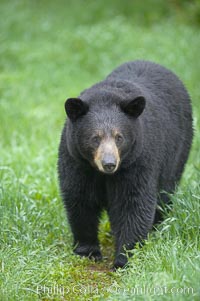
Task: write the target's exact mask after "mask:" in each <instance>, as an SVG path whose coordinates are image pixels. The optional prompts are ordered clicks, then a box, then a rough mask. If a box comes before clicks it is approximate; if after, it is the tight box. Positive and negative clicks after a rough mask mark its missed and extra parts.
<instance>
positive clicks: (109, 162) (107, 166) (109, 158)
mask: <svg viewBox="0 0 200 301" xmlns="http://www.w3.org/2000/svg"><path fill="white" fill-rule="evenodd" d="M116 165H117V159H116V158H115V156H113V154H105V156H104V157H103V159H102V166H103V169H104V170H105V172H107V173H112V172H113V171H114V170H115V168H116Z"/></svg>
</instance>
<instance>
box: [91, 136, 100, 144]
mask: <svg viewBox="0 0 200 301" xmlns="http://www.w3.org/2000/svg"><path fill="white" fill-rule="evenodd" d="M100 142H101V137H100V136H94V137H92V143H93V144H94V145H95V146H99V144H100Z"/></svg>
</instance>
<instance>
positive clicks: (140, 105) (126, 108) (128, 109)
mask: <svg viewBox="0 0 200 301" xmlns="http://www.w3.org/2000/svg"><path fill="white" fill-rule="evenodd" d="M145 104H146V101H145V98H144V97H143V96H138V97H136V98H135V99H133V100H131V101H129V102H128V103H127V102H123V103H122V104H121V109H122V111H123V112H124V113H126V114H128V115H129V116H132V117H135V118H137V117H138V116H140V114H142V112H143V110H144V108H145Z"/></svg>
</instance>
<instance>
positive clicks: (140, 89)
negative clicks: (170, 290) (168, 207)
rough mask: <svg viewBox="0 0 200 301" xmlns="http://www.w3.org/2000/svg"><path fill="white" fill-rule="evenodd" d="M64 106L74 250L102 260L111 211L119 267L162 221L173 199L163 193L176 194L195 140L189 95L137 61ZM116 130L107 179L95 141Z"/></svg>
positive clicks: (61, 166) (61, 164)
mask: <svg viewBox="0 0 200 301" xmlns="http://www.w3.org/2000/svg"><path fill="white" fill-rule="evenodd" d="M74 101H76V100H74ZM72 102H73V100H72ZM67 103H68V102H66V106H65V108H66V112H67V113H68V115H69V119H68V120H67V122H66V123H65V125H64V129H63V132H62V137H61V142H60V147H59V160H58V171H59V180H60V188H61V193H62V197H63V201H64V204H65V207H66V210H67V214H68V219H69V223H70V225H71V229H72V233H73V236H74V246H75V253H77V254H79V255H82V256H89V257H94V258H95V259H97V260H98V259H100V258H101V253H100V249H99V242H98V238H97V234H98V224H99V218H100V215H101V212H102V210H103V209H106V210H107V212H108V215H109V218H110V223H111V228H112V231H113V234H114V237H115V240H116V257H115V262H114V266H115V267H123V266H124V265H125V264H126V262H127V257H126V256H125V255H123V253H124V247H125V248H126V250H129V249H132V248H134V245H135V244H136V242H140V241H142V240H144V239H146V238H147V234H148V232H149V231H150V230H151V228H152V225H153V222H154V218H155V219H157V218H159V217H160V216H159V212H156V207H157V204H158V203H159V200H160V198H162V200H164V201H168V197H167V194H164V193H163V191H165V192H166V193H173V191H174V189H175V185H176V183H177V182H178V181H179V180H180V177H181V174H182V172H183V169H184V165H185V162H186V160H187V158H188V154H189V150H190V146H191V142H192V136H193V130H192V112H191V104H190V98H189V95H188V93H187V91H186V89H185V88H184V86H183V84H182V83H181V81H180V80H179V79H178V78H177V76H176V75H175V74H173V73H172V72H171V71H169V70H167V69H166V68H164V67H162V66H160V65H158V64H154V63H151V62H148V61H134V62H128V63H125V64H123V65H121V66H120V67H118V68H117V69H115V70H114V71H113V72H112V73H111V74H110V75H109V76H108V77H107V78H106V79H105V80H103V81H102V82H100V83H97V84H96V85H94V86H92V87H91V88H89V89H87V90H85V91H83V92H82V93H81V94H80V96H79V100H78V103H75V105H74V107H73V103H70V101H69V103H68V104H67ZM76 108H77V111H76ZM113 128H118V129H119V131H120V133H121V134H122V135H123V137H124V142H123V145H122V146H120V147H119V150H120V154H121V155H120V158H121V162H120V166H119V168H118V170H117V171H116V172H115V173H114V174H112V175H106V174H103V173H100V172H99V171H98V170H97V169H96V167H95V166H94V162H93V152H94V150H95V148H96V147H97V146H96V145H95V143H97V144H98V141H96V142H95V140H91V137H92V136H93V133H95V131H96V130H99V129H101V130H103V131H104V132H105V133H108V132H110V131H111V130H112V129H113ZM161 192H162V195H161ZM155 213H156V214H155Z"/></svg>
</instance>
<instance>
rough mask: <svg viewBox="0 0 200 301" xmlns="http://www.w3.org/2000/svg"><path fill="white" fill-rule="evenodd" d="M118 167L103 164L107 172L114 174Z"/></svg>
mask: <svg viewBox="0 0 200 301" xmlns="http://www.w3.org/2000/svg"><path fill="white" fill-rule="evenodd" d="M115 167H116V165H115V164H113V163H107V164H103V169H104V170H105V172H108V173H109V172H113V170H114V169H115Z"/></svg>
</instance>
